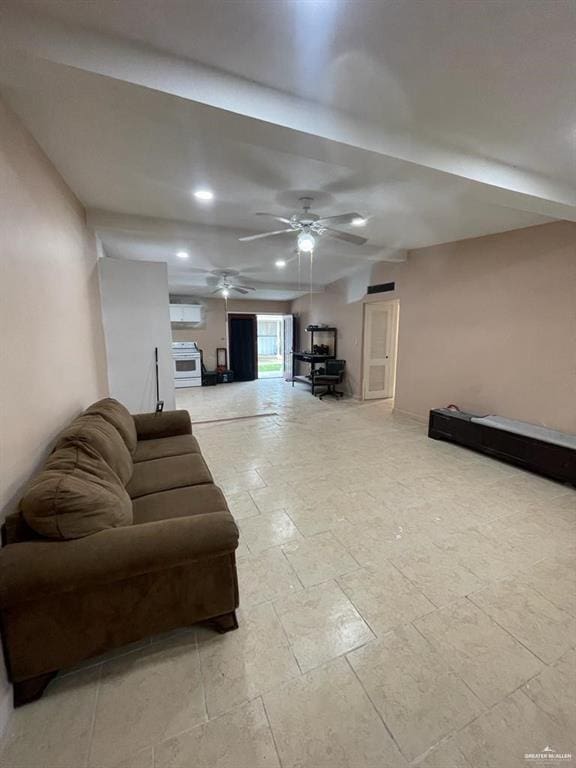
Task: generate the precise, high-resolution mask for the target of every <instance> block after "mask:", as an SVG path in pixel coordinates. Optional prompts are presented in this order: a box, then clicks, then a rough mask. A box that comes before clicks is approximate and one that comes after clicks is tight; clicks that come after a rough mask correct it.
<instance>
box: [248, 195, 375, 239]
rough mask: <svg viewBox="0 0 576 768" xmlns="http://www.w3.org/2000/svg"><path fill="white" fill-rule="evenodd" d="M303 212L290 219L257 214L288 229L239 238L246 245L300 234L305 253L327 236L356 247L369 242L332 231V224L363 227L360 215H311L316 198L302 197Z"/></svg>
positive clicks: (338, 231)
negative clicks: (286, 234) (284, 225)
mask: <svg viewBox="0 0 576 768" xmlns="http://www.w3.org/2000/svg"><path fill="white" fill-rule="evenodd" d="M300 202H301V203H302V209H303V210H302V212H301V213H294V214H293V215H292V216H290V217H289V218H286V217H284V216H277V215H276V214H275V213H257V214H256V216H270V217H271V218H273V219H275V220H276V221H280V222H282V224H287V225H288V226H287V227H286V229H277V230H275V231H274V232H262V233H261V234H259V235H249V236H248V237H239V238H238V239H239V240H240V241H242V242H244V243H248V242H251V241H252V240H261V239H262V238H264V237H275V236H276V235H283V234H285V233H288V232H297V233H298V248H299V250H300V251H303V252H304V253H311V252H312V251H313V250H314V247H315V245H316V239H317V238H318V237H320V236H321V235H327V236H328V237H334V238H336V239H337V240H344V241H345V242H347V243H353V244H354V245H364V243H366V242H368V241H367V239H366V238H365V237H360V236H359V235H353V234H351V233H350V232H341V231H340V230H339V229H332V226H331V225H332V224H353V225H354V226H362V225H363V224H365V222H366V220H365V219H364V217H363V216H361V215H360V214H359V213H341V214H339V215H337V216H318V215H317V214H315V213H311V212H310V209H311V207H312V203H313V202H314V198H312V197H301V198H300Z"/></svg>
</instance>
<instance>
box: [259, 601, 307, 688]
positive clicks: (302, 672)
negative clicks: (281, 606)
mask: <svg viewBox="0 0 576 768" xmlns="http://www.w3.org/2000/svg"><path fill="white" fill-rule="evenodd" d="M277 602H278V600H273V601H272V602H271V603H270V605H271V606H272V611H273V612H274V616H276V619H277V621H278V624H279V625H280V629H281V630H282V634H283V635H284V639H285V640H286V646H287V648H288V650H289V651H290V654H291V656H292V658H293V659H294V662H295V663H296V667H297V668H298V670H299V671H300V674H299V675H298V676H297V677H298V678H299V677H303V676H304V675H305V674H306V672H304V670H303V669H302V667H301V666H300V662H299V661H298V659H297V657H296V654H295V653H294V648H293V647H292V643H291V642H290V638H289V637H288V632H287V631H286V627H285V626H284V622H283V621H282V617H281V616H280V614H279V613H278V610H277V609H276V603H277ZM292 679H296V678H292ZM284 682H285V681H284ZM283 684H284V683H280V684H279V685H278V686H273V687H272V689H271V690H274V688H276V687H280V685H283ZM266 693H268V691H266Z"/></svg>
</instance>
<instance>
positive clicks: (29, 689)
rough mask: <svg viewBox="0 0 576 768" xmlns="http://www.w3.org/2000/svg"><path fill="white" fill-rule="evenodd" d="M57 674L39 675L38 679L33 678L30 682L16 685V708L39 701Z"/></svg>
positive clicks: (23, 681) (25, 681) (24, 681)
mask: <svg viewBox="0 0 576 768" xmlns="http://www.w3.org/2000/svg"><path fill="white" fill-rule="evenodd" d="M57 674H58V673H57V672H47V673H46V674H45V675H38V677H31V678H29V679H28V680H22V681H21V682H19V683H14V706H15V707H21V706H22V705H23V704H29V703H30V702H31V701H36V700H37V699H39V698H40V697H41V696H42V694H43V693H44V691H45V689H46V686H47V685H48V683H49V682H50V680H52V679H53V678H54V677H56V675H57Z"/></svg>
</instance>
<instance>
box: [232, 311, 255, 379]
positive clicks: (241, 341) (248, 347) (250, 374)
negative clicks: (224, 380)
mask: <svg viewBox="0 0 576 768" xmlns="http://www.w3.org/2000/svg"><path fill="white" fill-rule="evenodd" d="M229 343H230V368H231V369H232V370H233V371H234V381H252V380H253V379H255V378H256V368H257V360H256V316H255V315H246V316H244V317H230V318H229Z"/></svg>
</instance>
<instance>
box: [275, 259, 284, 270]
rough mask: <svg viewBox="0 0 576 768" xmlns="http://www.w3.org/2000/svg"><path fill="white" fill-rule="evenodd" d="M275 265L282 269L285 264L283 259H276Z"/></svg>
mask: <svg viewBox="0 0 576 768" xmlns="http://www.w3.org/2000/svg"><path fill="white" fill-rule="evenodd" d="M276 266H277V267H278V269H283V268H284V267H285V266H286V262H285V261H284V259H278V260H277V261H276Z"/></svg>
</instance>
